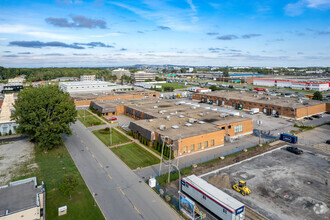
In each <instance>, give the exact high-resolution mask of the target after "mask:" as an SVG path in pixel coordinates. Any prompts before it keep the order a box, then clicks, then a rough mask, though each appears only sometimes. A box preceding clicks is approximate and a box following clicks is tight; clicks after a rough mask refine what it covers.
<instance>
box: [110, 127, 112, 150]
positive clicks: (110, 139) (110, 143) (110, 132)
mask: <svg viewBox="0 0 330 220" xmlns="http://www.w3.org/2000/svg"><path fill="white" fill-rule="evenodd" d="M110 146H112V133H111V127H110Z"/></svg>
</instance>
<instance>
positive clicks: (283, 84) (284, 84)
mask: <svg viewBox="0 0 330 220" xmlns="http://www.w3.org/2000/svg"><path fill="white" fill-rule="evenodd" d="M253 85H256V86H269V87H280V88H291V89H301V90H315V91H328V90H329V89H330V88H329V85H330V82H312V81H292V80H278V79H253Z"/></svg>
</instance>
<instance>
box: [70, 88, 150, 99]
mask: <svg viewBox="0 0 330 220" xmlns="http://www.w3.org/2000/svg"><path fill="white" fill-rule="evenodd" d="M141 92H144V93H156V91H151V90H147V89H139V90H131V91H107V92H89V93H88V92H86V93H85V92H80V93H79V92H76V93H72V94H70V97H71V98H74V99H93V98H97V97H105V96H116V95H125V94H127V95H130V94H134V93H141Z"/></svg>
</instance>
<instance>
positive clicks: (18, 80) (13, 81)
mask: <svg viewBox="0 0 330 220" xmlns="http://www.w3.org/2000/svg"><path fill="white" fill-rule="evenodd" d="M24 81H25V78H23V77H20V76H18V77H15V78H13V79H8V84H23V82H24Z"/></svg>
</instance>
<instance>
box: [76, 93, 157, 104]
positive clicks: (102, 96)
mask: <svg viewBox="0 0 330 220" xmlns="http://www.w3.org/2000/svg"><path fill="white" fill-rule="evenodd" d="M70 97H71V99H73V101H74V103H75V105H76V106H77V107H81V106H89V105H90V104H91V102H92V101H101V100H104V101H106V100H116V99H120V100H126V99H143V98H159V92H157V91H152V90H130V91H128V90H127V91H110V92H93V93H75V94H71V95H70Z"/></svg>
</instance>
